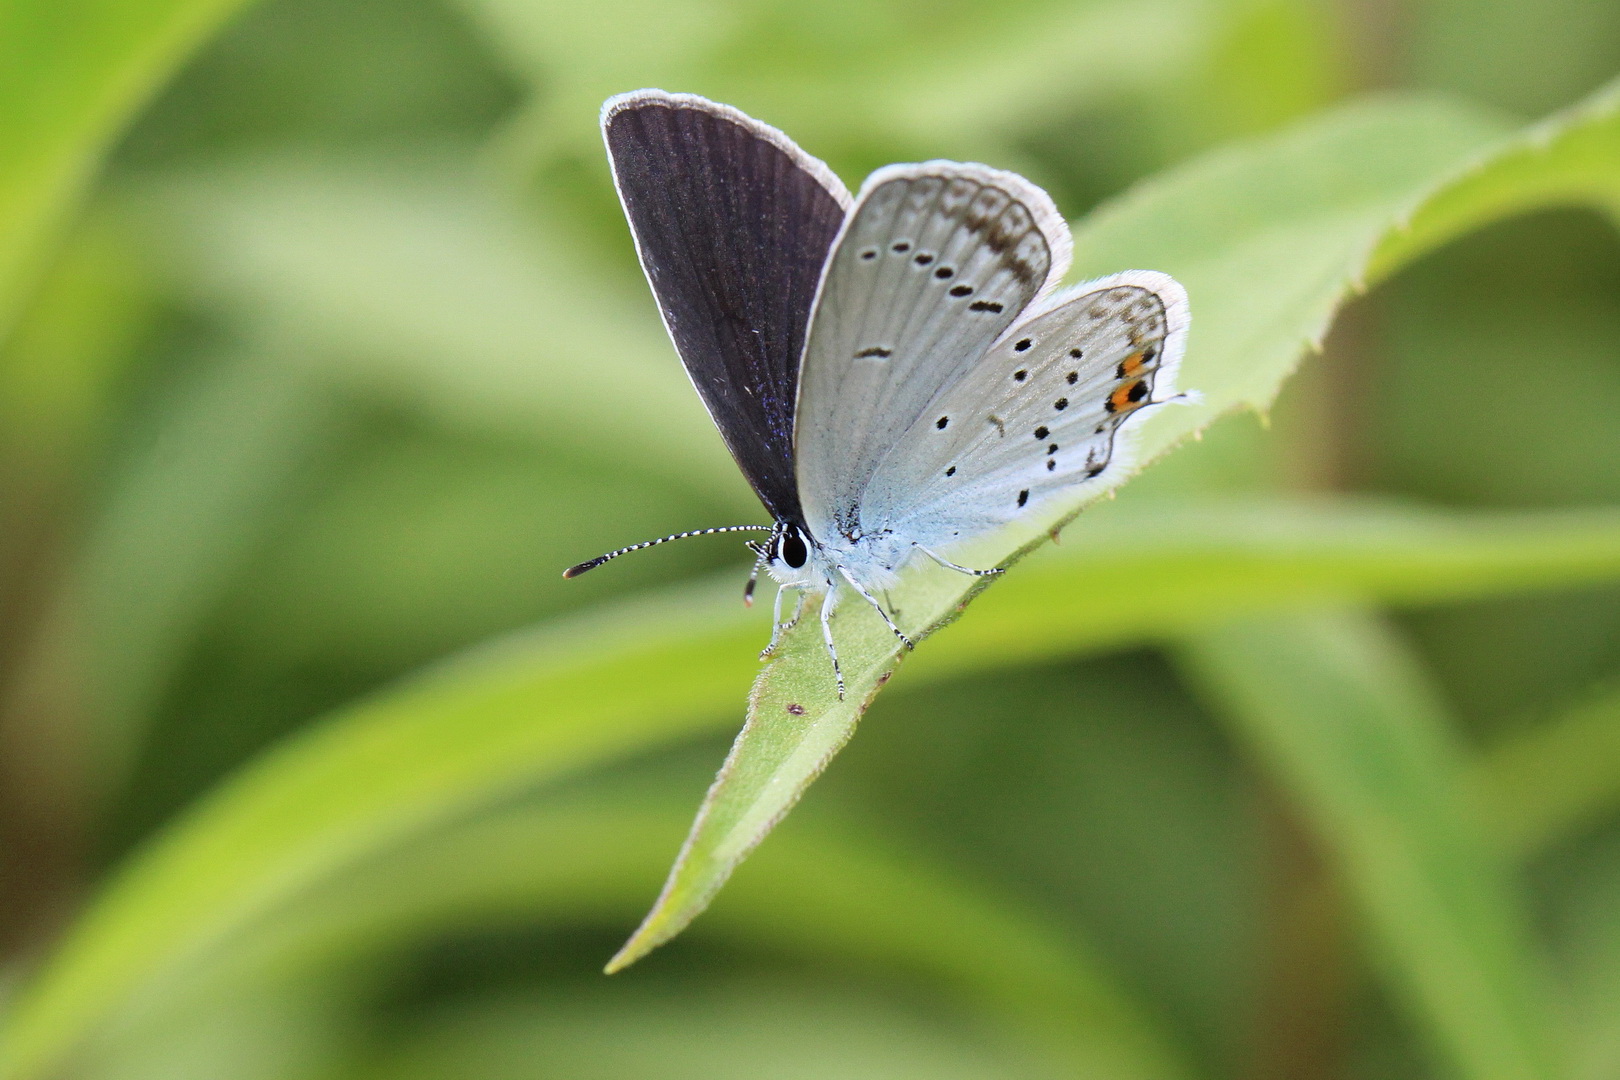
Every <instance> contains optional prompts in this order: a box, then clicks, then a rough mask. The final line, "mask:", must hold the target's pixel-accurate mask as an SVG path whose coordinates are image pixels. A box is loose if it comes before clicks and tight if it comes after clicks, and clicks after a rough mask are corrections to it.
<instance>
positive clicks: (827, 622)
mask: <svg viewBox="0 0 1620 1080" xmlns="http://www.w3.org/2000/svg"><path fill="white" fill-rule="evenodd" d="M837 596H838V586H837V585H835V584H833V583H832V582H830V581H829V582H827V596H826V598H825V599H823V600H822V601H821V638H822V640H823V641H825V642H826V643H827V655H828V656H830V657H832V666H833V680H834V681H835V682H836V683H838V700H839V701H843V700H844V672H843V669H842V668H840V667H839V666H838V646H836V645H834V644H833V636H832V613H833V608H834V607H835V606H836V604H837V600H836V597H837Z"/></svg>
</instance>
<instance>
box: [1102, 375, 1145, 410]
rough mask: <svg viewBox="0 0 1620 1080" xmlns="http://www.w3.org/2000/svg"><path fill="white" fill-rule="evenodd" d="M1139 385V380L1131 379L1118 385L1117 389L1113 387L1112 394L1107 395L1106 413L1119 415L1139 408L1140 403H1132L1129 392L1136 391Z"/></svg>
mask: <svg viewBox="0 0 1620 1080" xmlns="http://www.w3.org/2000/svg"><path fill="white" fill-rule="evenodd" d="M1139 385H1140V380H1137V379H1133V380H1132V381H1130V382H1127V383H1120V384H1119V385H1118V386H1117V387H1115V388H1114V392H1113V393H1112V394H1109V395H1108V411H1109V412H1113V413H1121V412H1130V411H1131V410H1132V409H1136V408H1140V407H1141V405H1142V403H1141V402H1140V401H1133V400H1132V399H1131V391H1132V390H1134V389H1136V387H1137V386H1139Z"/></svg>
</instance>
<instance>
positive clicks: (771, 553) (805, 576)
mask: <svg viewBox="0 0 1620 1080" xmlns="http://www.w3.org/2000/svg"><path fill="white" fill-rule="evenodd" d="M751 546H752V547H753V548H754V550H755V551H756V552H758V554H759V557H760V559H761V560H762V561H763V562H764V564H765V569H766V571H768V572H769V573H770V575H771V577H773V578H774V579H776V581H777V583H778V584H780V585H813V584H815V583H817V582H819V581H821V580H823V578H824V576H825V575H823V574H821V573H820V572H819V571H818V570H817V569H816V567H815V561H816V560H815V553H816V547H815V541H814V540H812V539H811V537H810V534H809V533H808V532H806V531H805V530H804V528H803V526H800V525H795V524H793V523H792V522H788V521H778V522H777V523H776V528H774V529H772V530H771V536H770V539H769V540H767V541H765V542H764V543H763V544H754V545H751Z"/></svg>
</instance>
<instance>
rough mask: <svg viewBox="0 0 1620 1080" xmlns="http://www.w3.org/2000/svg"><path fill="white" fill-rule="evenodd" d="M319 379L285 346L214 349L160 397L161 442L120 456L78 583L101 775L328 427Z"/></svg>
mask: <svg viewBox="0 0 1620 1080" xmlns="http://www.w3.org/2000/svg"><path fill="white" fill-rule="evenodd" d="M285 348H286V351H287V352H289V353H294V354H296V353H297V352H299V350H297V349H296V347H295V346H292V345H291V344H288V345H287V346H286V347H285ZM322 390H323V387H322V386H321V384H320V383H319V382H318V380H317V379H315V378H314V377H313V376H312V374H311V373H310V372H309V371H308V370H307V369H306V367H305V366H304V365H303V364H301V363H289V362H286V361H285V360H284V359H283V358H282V357H274V358H271V357H265V356H237V357H222V358H219V359H217V360H216V362H215V363H213V364H211V365H209V366H208V367H206V368H205V369H203V370H202V371H201V372H200V373H198V376H197V377H196V378H194V379H193V380H192V381H191V382H190V383H189V384H188V385H186V386H184V387H182V388H180V389H179V390H178V392H176V393H174V394H173V395H172V396H171V397H169V398H168V399H166V400H165V406H166V408H165V409H164V410H163V411H162V413H161V415H160V416H159V417H158V418H157V419H156V421H155V427H156V428H157V429H158V430H161V431H162V432H163V437H162V439H161V440H159V441H158V443H157V445H155V446H154V447H153V448H152V450H151V451H150V452H148V453H145V454H140V455H135V456H134V459H133V460H127V461H126V462H125V465H126V471H125V473H124V475H122V476H120V477H118V478H116V480H115V482H114V484H113V486H112V487H113V490H112V492H111V497H110V498H109V499H108V501H107V504H106V506H105V508H104V509H103V512H102V515H101V518H100V520H99V521H97V522H96V524H95V526H94V528H93V529H92V530H91V535H90V538H89V541H88V543H87V545H86V551H85V553H84V554H83V555H82V556H81V557H80V559H79V564H78V566H77V567H76V571H75V580H74V581H73V584H72V586H71V590H72V592H73V594H74V595H75V597H76V600H77V603H78V605H79V606H80V607H81V608H82V611H81V612H80V614H81V616H82V617H83V619H84V621H85V622H86V623H87V625H88V635H87V636H88V639H89V642H90V645H91V647H92V648H93V649H94V650H95V654H94V658H93V660H92V661H91V662H90V664H89V670H92V671H94V672H95V673H96V685H95V687H94V699H95V705H96V707H95V708H94V709H93V710H92V711H91V715H92V716H93V717H94V718H95V723H96V730H95V731H94V733H93V734H94V737H93V740H92V741H93V744H94V757H95V765H96V767H97V769H98V772H99V786H101V787H103V788H116V787H117V786H118V785H119V784H120V783H121V782H122V780H123V775H122V774H123V771H124V769H125V767H126V766H127V765H128V757H129V755H130V754H131V753H133V752H134V750H135V748H136V746H137V744H138V742H139V739H140V734H141V730H142V729H143V728H144V726H145V723H146V721H147V720H148V719H149V717H150V715H151V711H152V709H153V708H154V707H155V706H156V703H157V701H158V700H159V698H160V697H161V695H162V693H163V692H164V690H165V689H166V688H167V685H168V680H169V679H170V677H171V676H172V675H173V673H174V670H175V668H176V666H177V665H178V664H179V663H180V661H181V659H182V658H183V656H184V655H185V652H186V649H187V648H188V647H189V646H190V645H191V644H192V636H193V634H194V633H195V632H196V628H197V626H198V625H199V624H200V622H201V621H202V618H203V616H204V615H205V614H206V613H207V612H208V611H209V610H210V608H211V605H212V604H213V603H214V602H215V601H216V600H217V598H218V596H219V594H220V592H221V591H222V590H223V589H224V587H225V585H226V583H227V582H228V581H229V580H230V575H231V573H232V571H234V570H235V569H237V567H238V566H239V564H240V562H241V560H242V558H243V554H244V552H245V551H246V550H247V549H248V548H249V547H250V546H251V544H252V542H253V541H254V540H256V539H257V538H258V537H260V536H261V535H262V534H263V531H264V529H265V528H266V527H267V526H268V524H269V522H270V521H271V520H272V519H273V514H274V510H275V509H276V508H277V507H278V506H279V505H280V503H281V499H280V498H279V496H281V494H282V492H283V491H284V489H285V485H286V484H287V483H288V481H289V478H290V477H291V475H292V474H293V471H294V470H295V469H296V467H297V466H298V465H300V464H302V463H303V462H304V461H305V460H306V459H307V458H308V457H309V456H310V455H311V454H312V453H313V452H314V448H315V447H316V446H319V445H320V444H321V442H322V441H323V439H324V438H325V437H326V436H327V435H328V434H329V425H330V424H331V422H332V420H333V417H332V413H331V409H330V407H329V406H330V402H329V396H328V395H326V394H323V393H322ZM132 581H138V582H140V583H141V587H140V588H139V589H132V588H129V582H132ZM80 647H81V648H82V647H83V646H82V644H81V645H80Z"/></svg>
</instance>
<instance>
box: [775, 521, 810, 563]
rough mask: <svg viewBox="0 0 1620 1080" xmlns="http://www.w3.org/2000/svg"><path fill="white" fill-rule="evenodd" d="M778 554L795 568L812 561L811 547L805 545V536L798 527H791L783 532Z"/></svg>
mask: <svg viewBox="0 0 1620 1080" xmlns="http://www.w3.org/2000/svg"><path fill="white" fill-rule="evenodd" d="M777 554H778V555H779V556H781V559H782V561H783V562H785V563H787V564H788V566H790V567H792V568H793V569H795V570H797V569H798V568H799V567H801V566H803V565H804V564H805V563H807V562H809V561H810V549H809V548H808V547H806V546H805V543H804V537H802V536H800V535H799V530H798V529H789V530H787V531H786V532H784V533H783V534H782V543H781V546H780V547H779V548H778V549H777Z"/></svg>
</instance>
